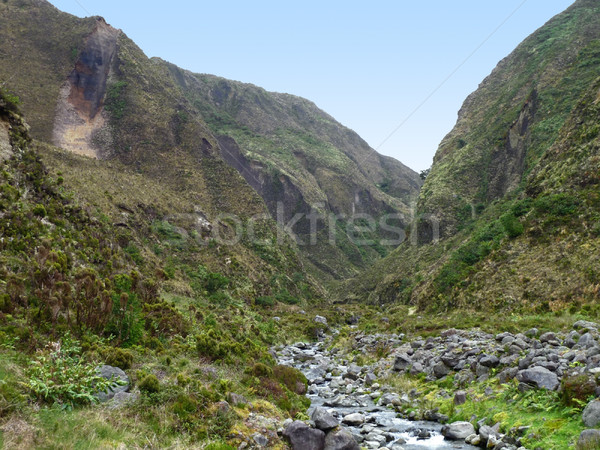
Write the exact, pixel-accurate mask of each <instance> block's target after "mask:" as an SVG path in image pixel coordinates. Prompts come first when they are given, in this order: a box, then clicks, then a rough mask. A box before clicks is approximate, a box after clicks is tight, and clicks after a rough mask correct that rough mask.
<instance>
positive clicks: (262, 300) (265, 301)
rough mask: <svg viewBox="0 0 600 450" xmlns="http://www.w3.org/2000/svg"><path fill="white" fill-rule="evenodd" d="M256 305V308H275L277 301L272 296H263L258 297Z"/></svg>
mask: <svg viewBox="0 0 600 450" xmlns="http://www.w3.org/2000/svg"><path fill="white" fill-rule="evenodd" d="M254 303H255V304H256V306H262V307H267V306H273V305H275V299H274V298H273V297H270V296H263V297H258V298H257V299H256V300H254Z"/></svg>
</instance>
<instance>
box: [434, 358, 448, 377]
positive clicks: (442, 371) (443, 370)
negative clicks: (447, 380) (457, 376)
mask: <svg viewBox="0 0 600 450" xmlns="http://www.w3.org/2000/svg"><path fill="white" fill-rule="evenodd" d="M449 373H450V368H449V367H448V366H447V365H446V364H444V363H442V362H440V363H438V364H436V365H435V366H433V374H434V375H435V377H436V378H443V377H445V376H446V375H448V374H449Z"/></svg>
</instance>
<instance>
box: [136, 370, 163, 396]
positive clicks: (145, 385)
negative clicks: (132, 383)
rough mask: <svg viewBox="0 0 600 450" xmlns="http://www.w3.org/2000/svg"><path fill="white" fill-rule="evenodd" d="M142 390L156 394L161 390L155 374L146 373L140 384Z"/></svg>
mask: <svg viewBox="0 0 600 450" xmlns="http://www.w3.org/2000/svg"><path fill="white" fill-rule="evenodd" d="M139 388H140V391H142V392H147V393H148V394H154V393H156V392H158V391H160V383H159V382H158V378H156V376H155V375H152V374H150V375H146V376H145V377H144V379H142V381H140V384H139Z"/></svg>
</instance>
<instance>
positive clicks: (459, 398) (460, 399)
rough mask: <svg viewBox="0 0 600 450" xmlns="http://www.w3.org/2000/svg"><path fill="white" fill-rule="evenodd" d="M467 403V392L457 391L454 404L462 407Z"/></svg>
mask: <svg viewBox="0 0 600 450" xmlns="http://www.w3.org/2000/svg"><path fill="white" fill-rule="evenodd" d="M466 401H467V393H466V392H465V391H456V392H455V393H454V404H455V405H462V404H464V403H465V402H466Z"/></svg>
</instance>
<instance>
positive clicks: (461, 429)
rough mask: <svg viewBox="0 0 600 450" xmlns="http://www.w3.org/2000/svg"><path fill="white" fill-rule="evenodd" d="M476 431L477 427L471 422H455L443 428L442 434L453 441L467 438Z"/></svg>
mask: <svg viewBox="0 0 600 450" xmlns="http://www.w3.org/2000/svg"><path fill="white" fill-rule="evenodd" d="M474 433H475V427H474V426H473V424H472V423H471V422H454V423H451V424H450V425H444V427H443V428H442V435H443V436H444V437H445V438H446V439H449V440H451V441H460V440H465V439H466V438H467V437H468V436H470V435H472V434H474Z"/></svg>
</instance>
